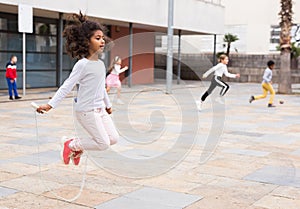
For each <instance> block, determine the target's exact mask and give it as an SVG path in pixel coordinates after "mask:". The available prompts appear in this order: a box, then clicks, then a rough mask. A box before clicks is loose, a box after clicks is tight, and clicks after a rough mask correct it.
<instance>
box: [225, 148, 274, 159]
mask: <svg viewBox="0 0 300 209" xmlns="http://www.w3.org/2000/svg"><path fill="white" fill-rule="evenodd" d="M222 152H225V153H232V154H239V155H250V156H256V157H264V156H267V155H268V154H270V152H265V151H257V150H249V149H225V150H223V151H222Z"/></svg>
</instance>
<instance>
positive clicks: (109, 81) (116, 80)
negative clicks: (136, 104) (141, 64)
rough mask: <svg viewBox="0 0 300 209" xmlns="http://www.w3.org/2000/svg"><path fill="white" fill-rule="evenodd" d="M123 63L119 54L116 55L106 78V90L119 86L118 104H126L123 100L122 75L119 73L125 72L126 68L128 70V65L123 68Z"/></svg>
mask: <svg viewBox="0 0 300 209" xmlns="http://www.w3.org/2000/svg"><path fill="white" fill-rule="evenodd" d="M121 64H122V59H121V57H119V56H116V57H115V58H114V59H113V61H112V63H111V65H110V67H109V70H108V72H109V75H108V76H107V78H106V90H107V92H109V91H110V89H111V88H112V87H115V88H117V98H118V99H117V103H118V104H124V103H123V102H122V100H121V81H120V77H119V74H120V73H122V72H125V71H126V70H128V67H127V66H125V67H124V68H121Z"/></svg>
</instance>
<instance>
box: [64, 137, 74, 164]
mask: <svg viewBox="0 0 300 209" xmlns="http://www.w3.org/2000/svg"><path fill="white" fill-rule="evenodd" d="M72 140H73V139H69V140H67V141H66V142H65V143H64V148H63V151H62V158H63V161H64V163H65V164H66V165H68V164H69V163H70V159H71V157H72V156H73V155H74V152H73V151H72V150H71V148H70V147H69V144H70V142H71V141H72Z"/></svg>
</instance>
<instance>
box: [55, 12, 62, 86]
mask: <svg viewBox="0 0 300 209" xmlns="http://www.w3.org/2000/svg"><path fill="white" fill-rule="evenodd" d="M63 27H64V22H63V13H59V19H58V25H57V53H56V54H57V59H56V60H57V63H56V66H57V68H56V86H57V87H59V86H60V85H61V84H62V70H63V35H62V33H63Z"/></svg>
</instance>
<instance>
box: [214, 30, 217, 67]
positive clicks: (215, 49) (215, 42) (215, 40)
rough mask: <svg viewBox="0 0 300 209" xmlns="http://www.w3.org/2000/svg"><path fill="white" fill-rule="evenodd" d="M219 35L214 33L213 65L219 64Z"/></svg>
mask: <svg viewBox="0 0 300 209" xmlns="http://www.w3.org/2000/svg"><path fill="white" fill-rule="evenodd" d="M216 57H217V35H216V34H214V54H213V65H216V64H217V59H216Z"/></svg>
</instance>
